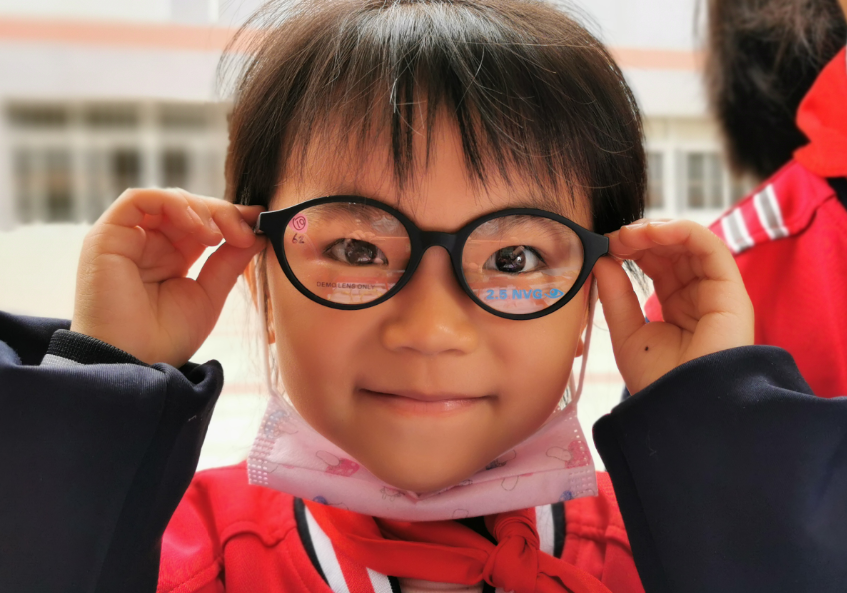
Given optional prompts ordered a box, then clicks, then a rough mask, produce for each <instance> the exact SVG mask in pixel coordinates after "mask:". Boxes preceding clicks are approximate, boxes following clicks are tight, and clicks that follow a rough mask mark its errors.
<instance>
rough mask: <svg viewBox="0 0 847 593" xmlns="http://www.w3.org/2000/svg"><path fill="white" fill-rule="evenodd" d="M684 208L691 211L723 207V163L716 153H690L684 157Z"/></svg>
mask: <svg viewBox="0 0 847 593" xmlns="http://www.w3.org/2000/svg"><path fill="white" fill-rule="evenodd" d="M685 171H686V176H685V186H686V206H687V207H688V208H690V209H692V210H703V209H706V208H714V209H721V208H723V207H724V171H723V163H721V160H720V156H719V155H718V154H717V153H708V152H690V153H688V154H687V155H686V157H685Z"/></svg>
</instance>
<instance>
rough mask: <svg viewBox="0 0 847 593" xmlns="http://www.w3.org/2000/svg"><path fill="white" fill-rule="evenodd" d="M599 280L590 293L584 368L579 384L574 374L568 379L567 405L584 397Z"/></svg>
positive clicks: (583, 360)
mask: <svg viewBox="0 0 847 593" xmlns="http://www.w3.org/2000/svg"><path fill="white" fill-rule="evenodd" d="M597 293H598V290H597V280H596V279H595V278H592V279H591V288H590V289H589V291H588V326H587V327H586V328H585V346H584V347H583V349H582V366H581V367H580V369H579V383H577V384H576V385H575V384H574V374H573V373H571V376H570V379H568V391H570V398H568V401H567V404H566V405H570V404H571V403H576V402H578V401H579V397H580V396H581V395H582V387H583V385H584V384H585V371H586V369H587V368H588V347H589V346H590V345H591V330H592V329H593V328H594V311H595V310H596V309H597Z"/></svg>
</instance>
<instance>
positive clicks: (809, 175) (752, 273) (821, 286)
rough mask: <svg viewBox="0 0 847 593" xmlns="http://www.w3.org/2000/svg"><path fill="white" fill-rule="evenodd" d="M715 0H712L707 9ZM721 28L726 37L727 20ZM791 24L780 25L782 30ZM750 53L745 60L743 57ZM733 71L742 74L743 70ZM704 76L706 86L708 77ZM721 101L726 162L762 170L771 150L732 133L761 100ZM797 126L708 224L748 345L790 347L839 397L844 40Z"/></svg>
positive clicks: (846, 117)
mask: <svg viewBox="0 0 847 593" xmlns="http://www.w3.org/2000/svg"><path fill="white" fill-rule="evenodd" d="M720 4H721V2H720V1H717V2H713V8H714V7H715V6H717V5H720ZM733 4H734V6H733V7H732V10H739V6H740V5H744V4H748V3H746V2H740V3H735V2H733ZM797 4H798V7H797V8H796V10H797V11H799V10H800V8H799V4H800V3H797ZM825 4H826V3H824V2H821V3H820V5H819V6H818V7H817V8H816V9H815V10H818V11H820V10H823V8H825V6H824V5H825ZM845 4H847V2H845ZM832 8H835V5H834V3H833V6H832ZM756 9H757V10H759V5H758V4H757V8H756ZM845 10H847V8H845ZM831 12H832V10H830V13H831ZM784 13H787V14H791V12H790V11H784ZM720 15H721V13H720V12H719V10H718V9H717V8H716V9H715V10H714V11H713V13H712V16H713V17H717V16H720ZM813 16H815V17H820V16H821V15H819V14H814V15H813ZM837 16H838V15H834V17H833V19H832V22H831V23H829V26H830V28H831V30H832V31H834V32H835V34H837V35H841V34H843V33H844V32H845V31H847V25H844V20H843V19H841V21H840V22H839V21H838V20H837ZM806 18H812V17H811V16H807V17H806ZM720 25H722V26H721V30H722V31H724V34H725V30H726V29H727V26H728V25H726V23H720ZM791 25H792V23H784V28H785V30H786V35H787V34H788V30H789V29H790V28H791ZM713 26H714V27H717V26H718V24H713ZM808 43H809V42H808V41H806V40H804V44H806V45H808ZM712 45H713V47H712V50H711V51H712V52H718V51H722V49H721V48H716V47H714V46H716V45H717V42H716V41H714V40H713V42H712ZM798 45H799V42H798ZM734 47H736V48H738V47H741V45H740V44H736V45H735V46H734ZM723 51H731V50H723ZM735 52H736V54H737V53H739V52H740V50H739V49H736V50H735ZM733 57H737V55H735V54H731V55H727V56H724V62H726V63H727V65H726V66H725V67H729V65H728V64H729V62H731V61H732V58H733ZM753 59H754V58H751V57H750V56H746V57H745V60H746V61H747V62H744V63H749V61H751V60H753ZM715 61H717V60H715ZM811 61H812V60H810V62H811ZM712 67H713V68H716V67H717V66H714V65H713V66H712ZM808 68H809V66H808V65H807V66H806V70H808ZM748 74H749V75H751V76H752V73H750V72H748ZM794 74H796V76H794V77H793V78H791V82H792V83H794V84H796V81H797V80H798V78H799V73H795V72H789V71H785V72H779V73H777V74H774V73H773V71H772V72H771V78H776V79H780V78H782V79H788V78H790V77H792V75H794ZM736 76H739V77H740V76H743V72H742V73H738V74H736ZM710 78H711V80H712V84H713V85H714V79H715V78H716V75H714V74H713V75H712V76H711V77H710ZM760 78H762V77H760ZM788 82H789V81H788V80H786V85H787V84H788ZM723 83H724V86H723V87H720V89H718V90H717V91H716V90H715V89H713V94H714V93H715V92H719V93H721V92H722V93H723V94H724V95H726V94H730V93H729V91H728V90H727V88H726V87H728V86H729V84H728V83H726V81H725V80H724V81H723ZM737 84H738V85H741V84H743V81H739V82H738V83H737ZM750 86H753V85H752V83H751V84H750ZM732 90H734V91H735V93H734V94H735V96H736V97H735V101H736V102H740V101H741V99H738V95H741V93H739V92H738V89H737V88H735V87H732ZM726 101H728V99H725V100H723V102H722V99H721V98H720V97H714V96H713V97H712V102H713V104H714V106H715V108H716V110H717V111H718V116H719V120H720V121H721V124H722V127H723V128H724V131H725V134H724V135H725V137H726V140H727V143H728V144H729V146H728V148H729V150H728V152H729V156H730V160H731V161H733V163H732V164H734V165H735V168H737V169H738V168H742V169H746V170H747V171H750V172H753V173H756V172H758V171H761V170H762V167H763V166H764V165H760V166H758V167H757V166H756V163H757V162H761V161H763V160H764V161H767V158H766V156H761V155H757V154H755V153H756V152H757V151H758V152H761V153H765V155H767V154H769V153H772V152H773V151H774V148H772V147H768V146H765V145H762V144H758V145H756V146H751V145H750V144H745V143H744V138H742V137H739V132H737V131H734V130H733V129H732V125H733V124H734V122H736V121H739V120H741V119H742V117H741V116H742V114H743V113H749V112H751V111H752V110H754V109H755V108H758V107H760V105H759V104H743V105H739V104H735V105H729V106H727V105H726V104H725V102H726ZM760 102H763V101H760ZM765 107H766V106H765V105H761V108H762V109H764V108H765ZM731 112H732V113H734V114H735V117H733V116H732V113H731ZM758 117H759V118H761V117H762V116H758ZM756 118H757V116H756V115H752V116H751V119H752V120H753V121H757V122H760V123H762V124H764V123H765V122H762V121H761V119H756ZM777 123H778V122H777ZM746 125H747V126H750V125H751V124H750V123H749V122H748V123H747V124H746ZM796 125H797V127H798V128H799V130H800V131H802V133H803V134H805V137H806V138H808V143H807V144H806V145H805V146H802V147H800V148H798V149H797V150H796V151H795V152H794V158H793V159H792V160H791V161H790V162H788V163H787V164H785V165H784V166H782V167H781V168H780V169H779V170H778V171H776V172H775V173H774V174H773V175H772V176H771V177H770V178H768V179H767V180H766V181H764V182H763V183H762V184H761V185H759V187H757V188H756V189H755V190H754V191H753V192H752V193H751V194H750V195H749V196H747V197H746V198H744V199H743V200H741V201H740V202H739V203H738V204H736V205H735V206H733V207H732V208H730V209H729V210H728V211H727V212H726V213H724V214H723V216H721V217H720V219H718V220H717V221H716V222H715V223H714V224H712V225H711V227H710V228H711V230H712V231H713V232H714V233H715V234H717V235H718V236H719V237H721V238H722V239H723V240H724V242H725V243H726V244H727V245H728V246H729V248H730V249H731V250H732V252H733V254H734V255H735V260H736V263H737V264H738V267H739V269H740V270H741V274H742V277H743V278H744V283H745V286H746V288H747V291H748V293H749V294H750V298H751V299H752V301H753V305H754V308H755V313H756V329H755V340H756V344H767V345H773V346H779V347H781V348H785V349H786V350H788V351H789V352H790V353H791V355H792V356H793V357H794V359H795V360H796V361H797V365H798V367H799V368H800V371H801V372H802V374H803V376H804V378H805V379H806V381H808V383H809V385H810V386H811V388H812V390H813V391H814V392H815V394H816V395H818V396H822V397H833V396H839V395H843V394H845V393H847V306H845V303H847V255H845V254H847V49H845V48H844V47H843V37H842V49H841V50H840V51H839V52H838V53H837V54H836V55H835V56H834V57H833V58H832V59H831V60H830V61H829V63H828V64H827V65H826V66H825V67H824V68H823V69H822V71H821V72H820V73H819V75H818V77H817V79H816V80H815V82H814V84H813V85H812V87H811V89H810V90H809V91H808V93H807V94H806V96H805V98H804V99H803V100H802V102H801V103H800V106H799V110H798V112H797V118H796ZM772 130H773V128H768V129H763V130H761V133H762V135H763V136H767V135H768V133H769V132H770V131H772ZM743 131H744V132H745V133H746V134H747V136H749V135H750V133H751V132H750V130H748V129H747V128H744V129H743ZM777 136H779V135H777ZM757 159H758V160H757ZM771 160H772V159H771ZM765 170H766V169H765ZM646 315H647V318H648V319H650V320H662V319H663V316H662V311H661V307H660V306H659V304H658V300H657V299H656V297H655V295H654V296H653V297H651V298H650V299H649V300H648V302H647V305H646Z"/></svg>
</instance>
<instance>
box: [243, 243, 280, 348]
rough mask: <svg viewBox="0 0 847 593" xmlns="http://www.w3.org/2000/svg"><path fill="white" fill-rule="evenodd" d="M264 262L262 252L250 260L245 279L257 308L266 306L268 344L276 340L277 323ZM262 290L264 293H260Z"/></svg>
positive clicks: (245, 271) (245, 270) (245, 269)
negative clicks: (275, 322)
mask: <svg viewBox="0 0 847 593" xmlns="http://www.w3.org/2000/svg"><path fill="white" fill-rule="evenodd" d="M262 263H264V254H261V253H260V254H259V255H257V256H256V257H254V258H253V259H252V260H250V263H249V264H247V267H246V268H244V279H245V280H246V281H247V288H248V289H249V290H250V297H251V299H252V300H253V306H254V307H256V308H257V309H258V308H259V307H262V306H264V307H265V322H266V323H267V327H266V328H265V333H267V336H268V344H273V343H275V342H276V330H275V329H274V328H275V327H276V325H275V324H274V311H273V305H272V304H271V299H270V295H269V294H268V291H267V285H268V278H267V273H266V272H265V271H264V269H263V268H264V266H262V265H261V264H262ZM259 274H262V276H261V277H260V276H259ZM260 290H261V292H262V294H259V292H260Z"/></svg>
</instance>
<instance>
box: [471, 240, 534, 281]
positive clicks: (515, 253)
mask: <svg viewBox="0 0 847 593" xmlns="http://www.w3.org/2000/svg"><path fill="white" fill-rule="evenodd" d="M543 264H544V259H542V257H541V256H540V255H539V254H538V253H537V252H536V251H535V250H534V249H533V248H532V247H528V246H526V245H512V246H511V247H504V248H503V249H498V250H497V251H495V252H494V253H492V254H491V257H489V258H488V259H487V260H486V262H485V263H484V264H483V265H482V269H483V270H497V271H498V272H505V273H506V274H520V273H521V272H533V271H535V270H536V269H538V268H539V267H540V266H542V265H543Z"/></svg>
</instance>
